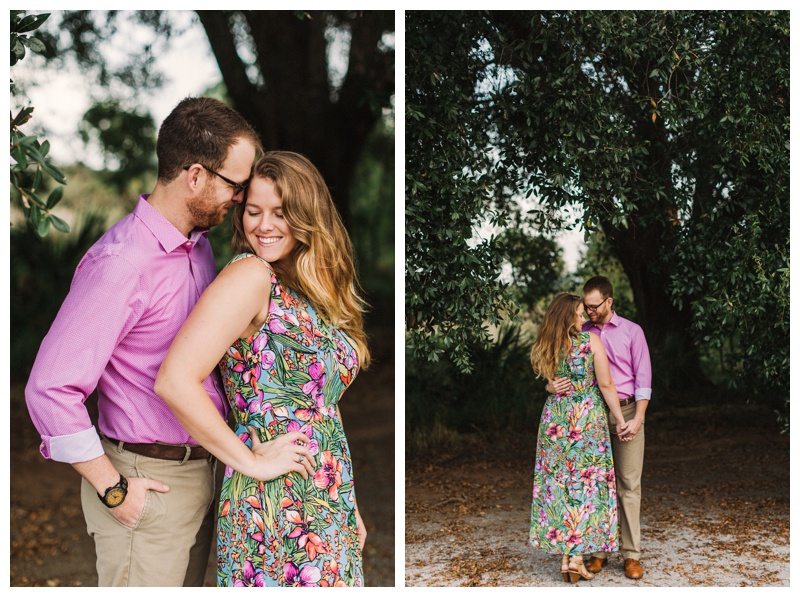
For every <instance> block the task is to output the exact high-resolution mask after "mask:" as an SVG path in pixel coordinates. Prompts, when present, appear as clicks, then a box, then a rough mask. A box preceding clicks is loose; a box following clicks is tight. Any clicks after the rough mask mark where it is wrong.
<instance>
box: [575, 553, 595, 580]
mask: <svg viewBox="0 0 800 597" xmlns="http://www.w3.org/2000/svg"><path fill="white" fill-rule="evenodd" d="M569 566H570V567H569V580H570V582H572V583H576V582H578V580H580V579H581V578H582V579H583V580H592V579H593V578H594V574H592V573H591V572H589V571H588V570H587V569H586V566H584V564H583V558H582V557H580V556H579V557H578V558H577V559H573V558H570V561H569ZM572 566H575V567H574V568H573V567H572Z"/></svg>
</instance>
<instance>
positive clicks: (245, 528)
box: [217, 254, 363, 586]
mask: <svg viewBox="0 0 800 597" xmlns="http://www.w3.org/2000/svg"><path fill="white" fill-rule="evenodd" d="M243 258H256V259H258V257H256V256H255V255H252V254H242V255H238V256H237V257H235V258H234V260H233V261H237V260H239V259H243ZM233 261H232V262H231V263H233ZM264 264H265V266H266V267H269V265H267V263H266V262H264ZM270 272H271V275H272V291H271V292H272V294H271V297H270V305H269V316H268V318H267V321H266V322H265V323H264V325H263V326H262V327H261V329H260V330H259V331H258V332H256V333H255V334H254V335H253V336H251V337H249V338H240V339H239V340H237V341H236V342H235V343H234V345H233V346H231V347H230V349H228V351H227V353H226V354H225V356H224V357H223V358H222V360H221V361H220V371H221V373H222V379H223V383H224V386H225V393H226V395H227V398H228V402H229V403H230V406H231V409H232V411H233V415H234V418H235V424H236V427H235V432H236V434H237V435H238V436H239V437H240V438H241V440H242V441H243V442H245V443H247V444H248V445H249V444H250V439H249V435H248V429H247V428H248V427H254V428H256V429H257V431H258V434H259V439H261V441H267V440H269V439H272V438H275V437H277V436H279V435H281V434H285V433H288V432H291V431H302V432H303V433H305V434H306V435H307V436H308V438H309V442H308V447H309V449H310V451H311V453H312V454H314V457H315V458H316V460H317V463H316V467H317V468H316V474H314V475H313V476H309V478H308V479H303V478H302V477H301V476H300V475H299V474H297V473H289V474H287V475H283V476H281V477H278V478H277V479H274V480H272V481H267V482H260V481H256V480H255V479H252V478H250V477H246V476H244V475H242V474H240V473H238V472H237V471H234V470H233V469H231V468H230V467H226V468H225V476H224V479H223V481H222V495H221V498H220V507H219V520H218V526H217V583H218V585H219V586H361V585H363V575H362V564H361V549H360V547H359V543H358V536H357V533H356V530H357V525H356V517H355V511H354V501H355V497H354V491H353V476H352V463H351V460H350V450H349V448H348V445H347V440H346V438H345V436H344V431H343V429H342V423H341V420H340V419H339V416H338V413H337V407H336V404H337V402H338V401H339V398H341V395H342V393H343V392H344V391H345V389H347V387H348V386H349V385H350V383H351V382H352V381H353V378H355V376H356V374H357V372H358V357H357V355H356V352H355V350H354V343H353V342H352V340H350V339H349V337H348V336H347V335H345V334H344V333H343V332H342V331H341V330H338V329H334V328H331V327H329V326H328V325H326V323H325V322H324V321H323V320H322V319H321V318H320V317H318V315H317V313H316V311H315V310H314V308H313V307H312V306H311V305H309V304H308V302H307V301H306V300H305V299H303V298H301V297H299V296H298V295H297V294H296V293H295V292H294V291H293V290H291V289H289V288H286V287H283V286H281V284H280V283H279V282H278V280H277V278H276V276H275V274H274V272H272V269H271V268H270Z"/></svg>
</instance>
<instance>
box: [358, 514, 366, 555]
mask: <svg viewBox="0 0 800 597" xmlns="http://www.w3.org/2000/svg"><path fill="white" fill-rule="evenodd" d="M356 524H357V525H358V529H357V530H356V533H357V534H358V545H359V546H360V547H361V551H364V543H366V541H367V529H366V528H364V521H363V520H361V513H360V512H359V511H358V507H356Z"/></svg>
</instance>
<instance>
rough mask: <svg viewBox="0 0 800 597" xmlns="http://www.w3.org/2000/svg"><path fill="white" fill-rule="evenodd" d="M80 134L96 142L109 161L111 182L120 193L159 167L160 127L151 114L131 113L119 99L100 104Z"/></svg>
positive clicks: (87, 115) (85, 118) (87, 117)
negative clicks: (158, 142) (157, 141)
mask: <svg viewBox="0 0 800 597" xmlns="http://www.w3.org/2000/svg"><path fill="white" fill-rule="evenodd" d="M79 133H80V136H81V139H83V142H84V143H88V142H89V140H90V139H95V140H96V141H97V142H98V143H99V145H100V147H101V149H102V151H103V155H104V158H105V162H106V166H107V167H109V170H107V172H106V174H105V175H106V177H107V181H108V182H109V183H110V184H111V185H113V186H114V187H116V189H117V190H118V191H119V192H124V191H126V190H127V189H128V188H129V187H130V185H131V184H132V181H133V182H134V184H135V182H136V181H139V184H141V179H142V178H144V177H146V176H147V175H148V174H151V173H153V172H155V170H156V168H157V164H156V160H155V151H156V124H155V122H154V121H153V117H152V116H151V115H150V114H148V113H144V114H142V113H140V112H139V111H138V110H137V109H134V110H133V111H128V110H126V109H125V108H123V107H122V105H121V104H120V103H119V102H118V101H115V100H106V101H102V102H96V103H95V104H94V105H93V106H92V107H91V108H89V110H87V112H86V113H85V114H84V115H83V120H82V121H81V123H80V128H79Z"/></svg>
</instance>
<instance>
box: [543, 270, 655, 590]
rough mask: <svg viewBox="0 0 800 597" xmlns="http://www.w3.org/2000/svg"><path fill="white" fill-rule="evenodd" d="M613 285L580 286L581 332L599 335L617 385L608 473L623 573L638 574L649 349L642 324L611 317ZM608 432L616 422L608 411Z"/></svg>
mask: <svg viewBox="0 0 800 597" xmlns="http://www.w3.org/2000/svg"><path fill="white" fill-rule="evenodd" d="M613 302H614V289H613V287H612V285H611V282H610V280H609V279H608V278H606V277H604V276H595V277H594V278H591V279H590V280H589V281H587V282H586V284H584V286H583V304H584V308H585V310H586V314H587V315H588V316H589V321H587V322H585V323H584V324H583V331H584V332H594V333H595V334H597V335H598V336H600V340H601V341H602V342H603V347H604V348H605V349H606V354H607V355H608V364H609V368H610V369H611V379H612V380H613V381H614V386H615V387H616V389H617V394H618V395H619V399H620V406H621V407H622V415H623V417H624V419H625V421H631V422H632V425H631V426H630V427H629V428H628V431H627V435H626V437H625V438H624V439H620V438H619V437H617V435H616V434H615V433H614V432H613V431H612V432H611V448H612V451H613V455H614V473H615V474H614V476H615V477H616V481H617V498H618V500H617V501H618V509H619V528H620V536H621V537H620V538H621V542H620V543H621V545H620V551H621V553H622V557H623V559H624V564H625V576H627V577H628V578H632V579H639V578H642V576H643V575H644V571H643V570H642V566H641V564H640V562H639V560H640V559H641V528H640V521H639V512H640V509H641V502H642V465H643V462H644V414H645V411H646V410H647V405H648V404H649V402H650V393H651V391H652V390H651V379H652V372H651V368H650V352H649V350H648V348H647V341H646V340H645V337H644V332H643V331H642V328H641V327H639V326H638V325H637V324H635V323H633V322H632V321H629V320H627V319H625V318H623V317H620V316H619V315H617V314H616V313H615V312H614V311H613V310H612V309H611V306H612V304H613ZM569 387H570V382H569V378H559V379H556V380H550V382H549V383H548V385H547V391H548V392H550V393H555V394H558V393H563V392H566V391H567V390H568V389H569ZM608 426H609V429H610V430H613V429H614V428H615V427H616V420H615V419H614V417H613V416H611V414H610V413H609V422H608ZM606 562H607V560H606V554H605V553H597V554H594V555H593V556H592V557H591V558H590V559H589V560H588V561H587V564H586V568H587V570H589V571H590V572H595V573H596V572H599V571H600V570H601V569H602V568H603V566H605V565H606Z"/></svg>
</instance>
